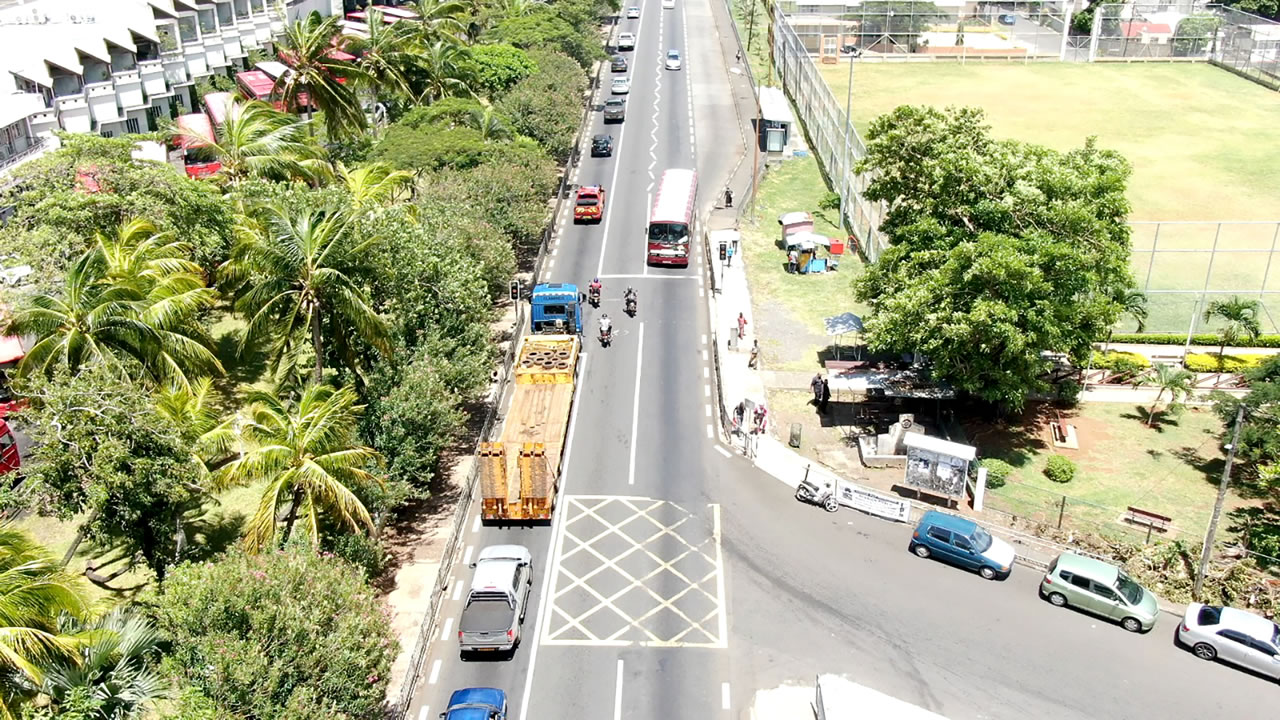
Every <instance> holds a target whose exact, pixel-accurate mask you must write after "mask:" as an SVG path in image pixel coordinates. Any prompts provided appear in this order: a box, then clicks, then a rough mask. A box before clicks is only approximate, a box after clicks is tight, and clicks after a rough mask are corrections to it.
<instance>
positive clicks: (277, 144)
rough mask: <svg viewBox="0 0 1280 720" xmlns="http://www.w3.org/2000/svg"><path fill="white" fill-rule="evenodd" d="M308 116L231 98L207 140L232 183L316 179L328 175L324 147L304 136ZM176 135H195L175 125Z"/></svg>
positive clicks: (264, 104)
mask: <svg viewBox="0 0 1280 720" xmlns="http://www.w3.org/2000/svg"><path fill="white" fill-rule="evenodd" d="M306 129H307V121H304V120H301V119H299V118H298V117H297V116H295V115H290V114H288V113H282V112H279V111H278V110H276V109H275V108H273V107H271V106H270V105H268V104H267V103H264V102H259V101H257V100H251V101H248V102H244V101H241V100H238V99H233V100H232V101H231V102H230V103H229V104H228V106H227V117H226V120H225V121H224V122H223V123H222V125H221V126H220V127H219V128H218V129H217V131H216V132H215V133H214V135H215V137H214V141H213V142H212V143H207V140H206V141H205V142H206V143H207V147H208V151H209V152H210V153H212V154H214V155H215V156H216V157H217V159H218V162H220V163H222V169H221V170H220V171H219V174H220V175H221V176H222V177H225V178H226V179H227V180H228V181H230V182H232V183H236V182H240V181H242V180H245V179H247V178H267V179H271V180H308V181H316V180H318V179H323V178H326V177H328V176H330V175H332V172H333V168H332V167H330V165H329V163H328V162H327V161H326V160H325V151H324V149H323V148H321V147H320V146H319V145H317V144H316V143H315V142H314V141H313V140H312V138H310V137H309V136H308V135H307V130H306ZM176 133H177V134H178V135H185V136H189V137H192V138H193V139H195V138H197V136H198V134H192V133H190V132H189V131H184V130H181V129H179V130H177V131H176Z"/></svg>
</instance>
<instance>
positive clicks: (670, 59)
mask: <svg viewBox="0 0 1280 720" xmlns="http://www.w3.org/2000/svg"><path fill="white" fill-rule="evenodd" d="M667 69H668V70H679V69H680V51H679V50H668V51H667Z"/></svg>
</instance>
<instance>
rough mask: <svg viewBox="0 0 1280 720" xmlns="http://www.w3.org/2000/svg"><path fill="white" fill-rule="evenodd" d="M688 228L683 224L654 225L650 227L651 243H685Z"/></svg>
mask: <svg viewBox="0 0 1280 720" xmlns="http://www.w3.org/2000/svg"><path fill="white" fill-rule="evenodd" d="M687 234H688V228H687V227H685V225H684V224H683V223H654V224H652V225H650V226H649V242H653V243H661V244H663V245H675V244H677V243H682V242H685V240H686V235H687Z"/></svg>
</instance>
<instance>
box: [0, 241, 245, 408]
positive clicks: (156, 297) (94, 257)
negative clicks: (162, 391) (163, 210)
mask: <svg viewBox="0 0 1280 720" xmlns="http://www.w3.org/2000/svg"><path fill="white" fill-rule="evenodd" d="M148 229H150V226H148V225H146V224H145V223H138V222H136V221H131V222H127V223H125V224H124V225H122V226H121V227H120V228H119V229H118V230H117V233H116V235H115V236H114V237H111V236H106V235H102V234H99V235H98V236H97V243H96V246H95V247H93V248H90V249H89V250H87V251H86V252H85V253H84V254H82V255H81V256H80V258H79V259H77V260H76V262H75V263H73V264H72V266H71V267H70V268H69V269H68V270H67V274H66V277H65V279H64V283H65V286H64V292H63V293H62V294H61V295H60V296H55V295H47V294H43V293H41V294H36V295H32V296H30V297H29V298H28V299H27V301H26V303H25V304H24V305H23V306H22V307H20V308H19V310H18V311H17V313H15V315H14V317H13V319H12V320H11V321H10V323H9V327H8V330H7V332H8V333H9V334H13V335H29V336H34V337H35V338H36V343H35V344H34V345H33V346H32V348H31V350H30V351H29V352H28V353H27V355H26V357H24V358H23V359H22V361H21V362H20V363H19V365H18V373H19V374H27V373H30V372H35V371H42V372H50V371H52V369H53V368H54V367H55V366H57V365H66V366H67V367H68V368H69V369H70V370H71V372H73V373H74V372H78V371H79V369H80V368H81V367H82V366H83V365H85V364H87V363H98V362H100V363H103V364H105V365H107V366H109V367H111V368H112V369H113V370H114V371H115V372H116V373H117V374H118V375H120V376H121V377H128V376H129V375H130V372H129V367H128V362H127V361H128V359H130V358H131V359H132V360H135V361H137V363H139V364H140V365H141V366H142V368H143V369H144V370H145V371H146V372H147V373H148V374H149V375H150V376H151V377H152V378H153V379H155V380H157V381H164V380H176V381H178V382H184V383H185V382H186V374H187V373H188V372H190V371H192V370H199V371H205V372H210V371H216V372H222V366H221V364H219V363H218V359H217V358H216V357H215V356H214V355H213V353H212V352H211V351H210V350H209V347H208V340H207V339H206V338H205V337H204V336H203V332H202V331H201V330H200V328H199V327H198V326H197V325H196V324H195V323H194V322H192V318H193V316H194V314H195V313H196V312H198V311H199V310H201V309H203V308H205V307H208V306H209V305H211V304H212V303H213V301H214V297H215V296H214V293H213V291H212V290H211V289H209V288H207V287H204V283H203V280H201V279H200V278H199V277H198V276H197V275H195V274H194V273H193V272H192V267H193V266H192V265H191V264H190V263H188V262H187V261H185V260H183V259H182V258H181V257H179V255H180V253H181V251H182V249H183V248H184V247H185V246H183V245H182V244H181V243H172V242H170V241H168V240H165V239H162V238H158V237H157V236H155V235H147V231H148ZM144 236H145V237H144ZM139 238H143V239H141V240H139ZM195 269H196V270H198V268H195Z"/></svg>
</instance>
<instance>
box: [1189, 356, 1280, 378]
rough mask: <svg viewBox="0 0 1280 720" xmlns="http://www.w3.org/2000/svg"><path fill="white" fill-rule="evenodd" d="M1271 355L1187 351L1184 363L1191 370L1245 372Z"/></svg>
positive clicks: (1257, 365)
mask: <svg viewBox="0 0 1280 720" xmlns="http://www.w3.org/2000/svg"><path fill="white" fill-rule="evenodd" d="M1270 358H1271V356H1270V355H1253V354H1249V355H1223V356H1221V357H1219V356H1218V354H1217V353H1187V357H1186V359H1184V360H1183V361H1182V364H1183V365H1185V366H1186V368H1187V369H1188V370H1190V371H1191V372H1231V373H1234V372H1243V371H1245V370H1251V369H1253V368H1256V367H1259V366H1260V365H1262V363H1263V361H1265V360H1268V359H1270Z"/></svg>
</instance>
